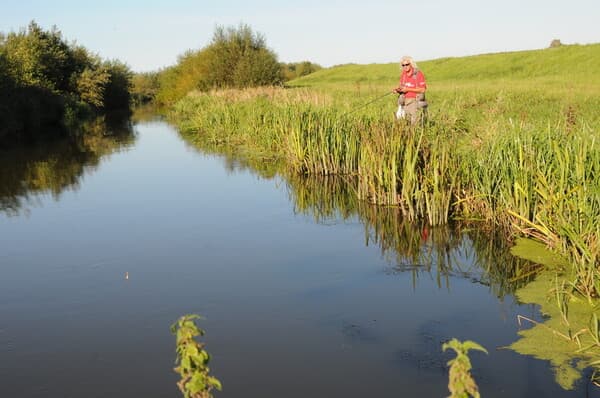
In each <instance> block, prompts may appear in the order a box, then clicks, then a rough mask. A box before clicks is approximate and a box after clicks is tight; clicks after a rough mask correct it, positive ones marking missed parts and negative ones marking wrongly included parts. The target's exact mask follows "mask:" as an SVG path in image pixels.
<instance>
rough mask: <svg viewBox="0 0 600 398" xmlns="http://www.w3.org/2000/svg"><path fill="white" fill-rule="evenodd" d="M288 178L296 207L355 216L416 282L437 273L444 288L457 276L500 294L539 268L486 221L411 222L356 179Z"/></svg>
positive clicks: (321, 215) (318, 214) (323, 216)
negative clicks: (362, 189)
mask: <svg viewBox="0 0 600 398" xmlns="http://www.w3.org/2000/svg"><path fill="white" fill-rule="evenodd" d="M286 181H287V184H288V191H289V196H290V199H291V200H292V202H293V203H294V209H295V211H296V212H298V213H303V214H307V215H310V216H312V217H313V219H314V220H315V222H317V223H321V224H327V223H331V222H334V221H335V220H340V219H342V220H349V219H352V218H354V217H356V218H357V219H358V220H359V221H360V223H361V224H362V225H364V228H365V244H366V245H367V246H368V245H372V244H376V245H378V246H379V248H380V250H381V255H382V256H383V257H384V258H386V259H387V262H388V263H389V264H390V268H389V270H388V272H389V273H396V272H411V273H412V274H413V281H414V286H415V287H416V286H417V283H418V279H419V277H421V276H423V275H427V276H432V277H434V278H435V280H436V282H437V284H438V287H440V288H441V287H445V288H450V281H451V279H450V277H452V276H458V277H462V278H466V279H470V280H472V281H473V282H476V283H481V284H483V285H486V286H489V287H490V289H491V290H492V292H493V293H494V294H495V295H496V296H497V297H500V298H501V297H503V296H505V295H507V294H512V293H514V291H515V290H516V289H517V288H518V287H520V286H523V285H524V284H526V283H527V282H528V281H529V280H531V277H532V275H533V273H534V272H533V271H535V270H536V269H537V266H536V265H535V264H532V263H530V262H528V261H526V260H523V259H519V258H517V257H514V256H512V255H511V254H510V252H509V242H508V241H507V239H506V237H505V236H495V235H494V233H493V231H490V230H488V229H485V228H481V226H477V227H473V226H472V225H468V224H464V223H453V224H451V225H448V226H444V227H435V228H431V227H429V226H427V225H426V224H424V223H415V222H413V221H407V220H406V219H404V218H403V217H402V213H401V211H400V209H399V208H398V207H392V206H389V207H384V206H373V205H371V204H369V203H366V202H364V201H361V200H358V199H357V195H354V194H353V193H354V191H355V190H356V189H357V183H356V182H355V181H354V180H353V179H351V178H332V177H319V176H310V177H309V176H288V177H287V180H286Z"/></svg>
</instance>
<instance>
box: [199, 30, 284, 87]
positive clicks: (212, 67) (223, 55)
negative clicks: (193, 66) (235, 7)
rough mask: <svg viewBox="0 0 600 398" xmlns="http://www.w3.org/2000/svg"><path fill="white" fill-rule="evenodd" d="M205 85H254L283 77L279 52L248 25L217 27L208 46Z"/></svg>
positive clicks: (271, 82) (204, 57)
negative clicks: (272, 49)
mask: <svg viewBox="0 0 600 398" xmlns="http://www.w3.org/2000/svg"><path fill="white" fill-rule="evenodd" d="M203 55H204V56H203V57H202V60H203V61H204V62H205V63H206V65H207V68H206V75H205V76H204V78H203V82H202V85H203V86H204V87H205V88H208V87H210V88H213V87H214V88H224V87H254V86H262V85H274V84H279V83H281V81H282V78H281V71H280V67H279V62H278V61H277V56H276V55H275V53H274V52H273V51H271V50H269V49H268V48H267V45H266V40H265V38H264V37H263V36H262V35H261V34H259V33H254V32H253V31H252V29H251V28H250V27H249V26H248V25H244V24H241V25H239V26H238V27H237V28H235V27H229V28H224V27H222V26H218V27H217V28H216V29H215V33H214V35H213V39H212V42H211V43H210V44H209V45H208V47H207V48H206V49H205V52H204V54H203Z"/></svg>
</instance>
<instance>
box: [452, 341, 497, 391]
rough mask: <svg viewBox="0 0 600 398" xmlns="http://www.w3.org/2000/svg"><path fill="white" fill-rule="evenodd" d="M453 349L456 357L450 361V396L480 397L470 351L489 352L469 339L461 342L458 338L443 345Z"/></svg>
mask: <svg viewBox="0 0 600 398" xmlns="http://www.w3.org/2000/svg"><path fill="white" fill-rule="evenodd" d="M447 349H452V350H454V352H456V357H455V358H453V359H451V360H450V361H448V365H449V366H450V372H449V381H448V389H449V390H450V397H449V398H469V397H474V398H479V397H480V395H479V388H478V387H477V384H476V383H475V380H474V379H473V376H472V375H471V360H470V359H469V356H468V353H469V351H470V350H477V351H483V352H485V353H486V354H487V350H486V349H485V348H483V347H482V346H480V345H479V344H477V343H475V342H474V341H471V340H467V341H464V342H460V341H459V340H457V339H452V340H450V341H448V342H447V343H444V344H443V345H442V350H443V351H446V350H447Z"/></svg>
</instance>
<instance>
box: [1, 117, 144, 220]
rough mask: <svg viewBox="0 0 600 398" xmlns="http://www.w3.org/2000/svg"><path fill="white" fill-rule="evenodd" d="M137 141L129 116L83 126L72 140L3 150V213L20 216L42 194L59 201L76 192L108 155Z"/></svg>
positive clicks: (98, 120)
mask: <svg viewBox="0 0 600 398" xmlns="http://www.w3.org/2000/svg"><path fill="white" fill-rule="evenodd" d="M134 141H135V134H134V131H133V127H132V124H131V121H130V120H129V119H128V118H127V116H126V115H116V114H115V115H107V116H102V117H99V118H97V119H94V120H92V121H88V122H85V123H83V124H82V125H81V126H80V127H79V128H78V129H77V130H76V131H75V132H74V133H72V134H71V135H70V136H69V137H67V138H63V139H57V140H51V141H37V142H35V143H32V144H30V145H27V146H24V145H19V146H15V147H10V148H3V149H2V151H1V152H0V211H3V212H5V213H7V214H9V215H17V214H19V213H20V212H22V211H26V210H27V208H28V206H31V205H32V204H33V203H34V202H35V198H36V196H38V195H40V194H51V195H52V196H53V197H54V198H58V197H59V196H60V194H61V193H62V192H64V191H65V190H76V189H78V187H79V181H80V180H81V178H82V177H83V175H84V174H85V173H86V172H90V171H93V170H95V169H96V167H97V166H98V165H99V163H100V160H101V159H102V158H103V157H104V156H107V155H110V154H112V153H115V152H117V151H119V150H122V149H123V148H126V147H129V146H131V145H132V144H133V142H134Z"/></svg>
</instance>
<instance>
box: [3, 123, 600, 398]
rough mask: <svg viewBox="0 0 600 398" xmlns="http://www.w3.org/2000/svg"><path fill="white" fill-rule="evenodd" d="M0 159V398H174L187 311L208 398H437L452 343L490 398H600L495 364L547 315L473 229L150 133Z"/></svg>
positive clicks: (547, 375)
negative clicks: (520, 292) (423, 219)
mask: <svg viewBox="0 0 600 398" xmlns="http://www.w3.org/2000/svg"><path fill="white" fill-rule="evenodd" d="M2 154H3V155H2V156H3V158H4V159H3V160H2V161H1V163H2V168H3V170H2V172H1V173H0V178H1V179H2V180H0V184H2V190H1V191H0V194H1V195H2V197H1V201H0V205H1V206H2V207H1V208H0V247H1V251H0V270H1V275H2V276H1V278H0V397H14V398H17V397H19V398H34V397H61V398H66V397H86V398H91V397H111V398H118V397H144V398H150V397H157V398H158V397H179V396H181V394H180V393H179V391H178V390H177V387H176V384H175V383H176V381H177V375H176V374H175V373H174V372H173V367H174V360H175V339H174V336H173V335H172V334H171V333H170V331H169V327H170V325H171V324H172V323H173V322H174V321H175V320H176V319H177V318H178V317H180V316H181V315H184V314H189V313H194V314H200V315H202V316H203V317H204V318H205V319H203V320H201V321H199V326H200V327H201V328H203V329H205V330H206V336H205V337H204V338H203V341H204V342H206V349H207V350H208V351H209V352H210V353H211V354H212V361H211V364H210V366H211V373H212V374H213V375H214V376H216V377H217V378H218V379H220V380H221V382H222V383H223V392H221V393H219V392H217V393H216V394H215V395H216V396H217V397H221V396H222V397H228V398H233V397H244V398H248V397H263V398H264V397H310V396H315V397H344V398H348V397H381V398H383V397H445V396H448V395H449V393H448V389H447V383H448V372H447V367H446V362H447V361H448V360H449V359H451V358H452V355H451V354H450V353H449V352H446V353H444V352H442V349H441V346H442V344H443V343H444V342H445V341H447V340H448V339H450V338H452V337H456V338H459V339H461V340H467V339H469V340H474V341H476V342H478V343H479V344H481V345H483V346H484V347H486V348H487V350H488V352H489V354H488V355H486V354H484V353H481V352H472V354H471V355H470V356H471V359H472V362H473V368H474V370H473V374H474V377H475V379H476V381H477V383H478V384H479V387H480V391H481V394H482V397H485V398H487V397H513V398H514V397H581V396H600V393H599V391H598V389H597V388H596V387H593V386H592V385H591V384H590V383H589V382H587V381H586V380H585V378H584V379H583V380H582V381H580V382H579V383H578V384H576V387H575V389H573V390H571V391H566V390H563V389H562V388H561V387H560V386H559V385H558V384H557V383H556V381H555V377H554V374H553V371H552V369H551V366H550V365H549V363H547V362H545V361H541V360H536V359H534V358H530V357H526V356H521V355H519V354H517V353H515V352H513V351H512V350H509V349H506V348H505V347H506V346H507V345H509V344H510V343H512V342H513V341H515V340H516V339H517V338H518V336H517V331H518V330H519V327H520V326H519V325H518V323H517V315H525V316H527V317H530V318H532V319H538V320H539V319H541V318H540V314H539V313H538V310H537V308H536V306H532V305H520V304H519V303H518V302H517V301H516V299H515V298H514V296H513V294H512V291H513V290H511V287H510V284H509V283H508V282H507V281H506V279H505V280H503V276H502V272H497V271H493V270H497V269H498V265H500V268H501V267H502V265H503V264H504V262H505V261H512V260H510V255H509V254H508V253H507V252H506V250H504V251H502V252H494V251H493V247H492V248H491V249H490V248H488V249H484V248H485V247H486V241H485V238H481V239H479V240H477V238H476V236H477V235H476V234H473V232H472V231H471V232H469V231H465V230H456V229H451V230H448V229H431V230H430V229H428V228H424V227H418V226H414V225H410V224H406V223H401V222H399V221H398V219H397V218H396V217H395V216H394V215H393V214H394V213H393V212H392V211H393V210H390V209H377V208H371V207H369V206H367V205H365V204H360V203H359V204H357V203H355V201H353V200H352V199H351V198H348V197H347V196H348V195H347V194H346V196H343V193H339V192H337V193H335V192H334V193H333V194H329V195H330V196H329V197H327V195H325V194H323V197H320V196H319V194H318V193H319V191H321V190H324V188H325V187H326V186H327V185H334V188H333V189H335V185H336V183H335V182H331V181H330V180H321V181H319V180H317V181H316V182H315V181H313V182H300V181H296V182H294V181H290V180H286V179H284V178H283V177H281V176H280V175H278V174H277V173H269V172H266V171H262V172H261V171H256V170H252V169H251V168H249V167H246V166H245V165H244V164H243V163H242V162H237V161H236V160H232V159H230V158H227V157H224V156H220V155H216V154H208V153H203V152H202V151H200V150H197V149H195V148H193V147H192V146H190V145H188V144H187V143H186V142H185V141H183V140H182V138H181V137H180V136H179V135H178V134H177V132H176V131H175V130H174V129H173V128H172V127H171V126H169V125H168V124H167V123H165V122H163V121H160V120H151V121H146V122H138V123H136V124H134V125H132V126H130V130H129V131H128V132H126V133H125V134H124V135H120V136H119V135H114V136H113V135H111V134H108V135H106V134H104V135H102V134H101V135H100V136H98V137H97V139H96V140H88V141H86V142H83V143H82V142H78V143H77V144H76V145H75V144H68V145H67V144H65V145H56V146H50V147H43V148H40V147H38V148H35V149H20V150H19V151H8V152H7V151H4V152H2ZM311 184H312V185H311ZM386 217H388V218H386ZM398 235H399V236H398ZM482 240H483V243H482ZM487 243H489V242H487ZM486 250H487V251H486ZM490 250H492V251H491V252H490ZM490 270H492V271H490ZM499 274H500V275H499ZM521 327H522V326H521Z"/></svg>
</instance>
